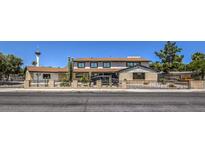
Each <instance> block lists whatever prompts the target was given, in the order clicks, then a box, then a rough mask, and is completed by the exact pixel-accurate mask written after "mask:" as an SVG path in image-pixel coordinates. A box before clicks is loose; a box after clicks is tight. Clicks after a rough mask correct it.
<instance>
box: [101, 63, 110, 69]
mask: <svg viewBox="0 0 205 154" xmlns="http://www.w3.org/2000/svg"><path fill="white" fill-rule="evenodd" d="M103 67H104V68H110V67H111V62H103Z"/></svg>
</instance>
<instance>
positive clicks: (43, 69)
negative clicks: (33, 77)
mask: <svg viewBox="0 0 205 154" xmlns="http://www.w3.org/2000/svg"><path fill="white" fill-rule="evenodd" d="M27 70H28V71H29V72H45V73H67V72H68V69H67V68H53V67H36V66H28V67H27Z"/></svg>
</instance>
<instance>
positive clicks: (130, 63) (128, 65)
mask: <svg viewBox="0 0 205 154" xmlns="http://www.w3.org/2000/svg"><path fill="white" fill-rule="evenodd" d="M139 64H140V63H139V62H127V67H135V66H137V65H139Z"/></svg>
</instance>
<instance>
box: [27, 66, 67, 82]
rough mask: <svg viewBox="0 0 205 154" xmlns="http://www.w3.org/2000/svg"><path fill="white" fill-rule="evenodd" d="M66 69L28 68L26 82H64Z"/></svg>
mask: <svg viewBox="0 0 205 154" xmlns="http://www.w3.org/2000/svg"><path fill="white" fill-rule="evenodd" d="M67 72H68V70H67V68H52V67H37V66H28V67H27V71H26V80H39V81H43V80H56V81H59V80H64V79H66V78H67V75H66V74H67Z"/></svg>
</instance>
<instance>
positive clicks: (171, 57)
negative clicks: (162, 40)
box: [151, 41, 185, 73]
mask: <svg viewBox="0 0 205 154" xmlns="http://www.w3.org/2000/svg"><path fill="white" fill-rule="evenodd" d="M181 51H182V49H181V48H179V47H178V46H177V45H176V42H170V41H168V42H167V43H166V44H165V46H164V48H163V49H162V50H160V51H159V52H155V55H156V56H157V57H158V58H159V59H160V62H155V63H153V64H151V67H152V68H154V69H155V70H158V71H163V72H165V73H168V72H170V71H183V70H185V65H184V64H183V62H182V61H183V58H184V56H183V55H179V53H180V52H181Z"/></svg>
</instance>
